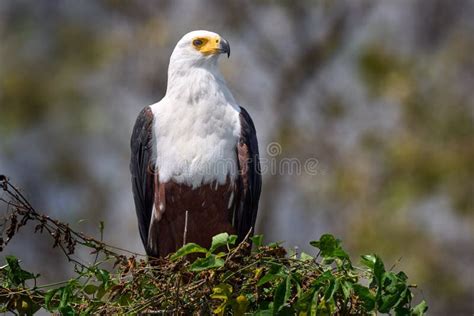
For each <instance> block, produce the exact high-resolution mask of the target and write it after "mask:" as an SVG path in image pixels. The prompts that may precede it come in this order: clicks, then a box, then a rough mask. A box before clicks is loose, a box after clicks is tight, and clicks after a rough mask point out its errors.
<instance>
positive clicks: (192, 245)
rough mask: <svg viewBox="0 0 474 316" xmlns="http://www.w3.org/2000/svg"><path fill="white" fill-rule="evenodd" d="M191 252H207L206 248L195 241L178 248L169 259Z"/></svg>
mask: <svg viewBox="0 0 474 316" xmlns="http://www.w3.org/2000/svg"><path fill="white" fill-rule="evenodd" d="M191 253H207V249H206V248H203V247H201V246H199V245H198V244H195V243H192V242H191V243H189V244H186V245H184V246H183V247H181V248H179V249H178V251H176V252H175V253H174V254H173V255H172V256H171V260H176V259H178V258H181V257H183V256H186V255H189V254H191Z"/></svg>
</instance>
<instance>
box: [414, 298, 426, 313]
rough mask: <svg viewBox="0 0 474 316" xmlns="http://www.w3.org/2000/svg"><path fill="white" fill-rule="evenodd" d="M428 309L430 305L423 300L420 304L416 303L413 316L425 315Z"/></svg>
mask: <svg viewBox="0 0 474 316" xmlns="http://www.w3.org/2000/svg"><path fill="white" fill-rule="evenodd" d="M427 310H428V305H427V304H426V302H425V301H424V300H423V301H421V302H420V304H418V305H416V306H415V307H414V308H413V310H412V311H411V316H423V315H425V313H426V311H427Z"/></svg>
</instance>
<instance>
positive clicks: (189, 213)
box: [130, 30, 262, 257]
mask: <svg viewBox="0 0 474 316" xmlns="http://www.w3.org/2000/svg"><path fill="white" fill-rule="evenodd" d="M220 54H227V56H228V57H229V56H230V46H229V43H228V42H227V41H226V40H225V39H224V38H222V37H221V36H220V35H219V34H216V33H213V32H209V31H202V30H201V31H193V32H190V33H188V34H186V35H184V36H183V38H181V40H180V41H179V42H178V44H177V45H176V47H175V49H174V50H173V53H172V54H171V58H170V62H169V68H168V86H167V89H166V94H165V96H164V97H163V99H161V101H159V102H157V103H155V104H152V105H150V106H147V107H145V108H144V109H143V110H142V111H141V113H140V114H139V116H138V118H137V120H136V123H135V126H134V128H133V133H132V138H131V161H130V171H131V174H132V187H133V197H134V201H135V208H136V213H137V217H138V227H139V231H140V237H141V239H142V242H143V244H144V246H145V249H146V252H147V254H148V255H149V256H152V257H158V256H166V255H167V254H169V253H171V252H174V251H176V250H177V249H178V248H180V247H181V246H182V245H183V239H184V238H185V236H186V241H187V242H195V243H197V244H199V245H202V246H205V247H209V246H210V243H211V239H212V236H214V235H216V234H218V233H221V232H228V233H230V234H237V236H238V239H239V240H242V239H243V238H244V237H245V236H246V235H247V233H248V232H249V231H251V230H252V229H253V227H254V226H255V220H256V216H257V209H258V200H259V198H260V190H261V183H262V179H261V174H260V162H259V154H258V144H257V135H256V132H255V126H254V124H253V122H252V119H251V118H250V115H249V114H248V113H247V111H246V110H245V109H244V108H242V107H241V106H239V105H238V104H237V102H236V101H235V99H234V97H233V96H232V94H231V92H230V90H229V89H228V88H227V86H226V83H225V81H224V78H223V77H222V74H221V73H220V71H219V68H218V65H217V61H218V58H219V55H220ZM185 226H186V233H184V230H185Z"/></svg>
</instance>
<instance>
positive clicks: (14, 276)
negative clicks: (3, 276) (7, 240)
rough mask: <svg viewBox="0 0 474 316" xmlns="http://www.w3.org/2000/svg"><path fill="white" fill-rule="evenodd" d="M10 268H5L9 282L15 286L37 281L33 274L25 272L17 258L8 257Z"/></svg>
mask: <svg viewBox="0 0 474 316" xmlns="http://www.w3.org/2000/svg"><path fill="white" fill-rule="evenodd" d="M6 260H7V265H8V267H6V268H5V271H6V273H7V278H8V280H9V281H10V282H11V283H12V284H13V285H15V286H19V285H24V284H25V281H27V280H31V279H36V276H35V275H34V274H33V273H30V272H28V271H25V270H23V269H22V268H21V267H20V261H19V260H18V259H17V258H16V257H15V256H6Z"/></svg>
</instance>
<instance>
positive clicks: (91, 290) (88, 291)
mask: <svg viewBox="0 0 474 316" xmlns="http://www.w3.org/2000/svg"><path fill="white" fill-rule="evenodd" d="M97 289H98V286H97V285H94V284H87V285H86V286H85V287H84V289H83V291H84V292H85V293H86V294H89V295H92V294H94V293H95V292H96V291H97Z"/></svg>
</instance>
